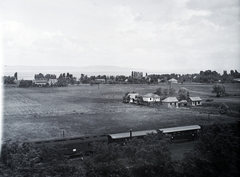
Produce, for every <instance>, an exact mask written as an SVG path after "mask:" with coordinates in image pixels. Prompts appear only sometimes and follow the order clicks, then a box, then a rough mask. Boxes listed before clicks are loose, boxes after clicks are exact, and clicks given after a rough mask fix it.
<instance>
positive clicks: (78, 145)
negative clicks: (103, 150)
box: [33, 135, 108, 155]
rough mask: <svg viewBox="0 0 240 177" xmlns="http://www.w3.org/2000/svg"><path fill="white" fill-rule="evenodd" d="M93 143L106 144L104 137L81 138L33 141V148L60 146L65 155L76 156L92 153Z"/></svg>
mask: <svg viewBox="0 0 240 177" xmlns="http://www.w3.org/2000/svg"><path fill="white" fill-rule="evenodd" d="M93 142H102V143H104V142H108V138H107V136H106V135H95V136H81V137H72V138H61V139H52V140H44V141H34V142H33V144H34V146H35V147H41V146H43V145H45V146H62V147H64V148H65V149H66V152H65V154H66V155H72V154H78V153H80V152H92V150H93V145H92V143H93Z"/></svg>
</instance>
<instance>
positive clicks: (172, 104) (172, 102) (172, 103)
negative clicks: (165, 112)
mask: <svg viewBox="0 0 240 177" xmlns="http://www.w3.org/2000/svg"><path fill="white" fill-rule="evenodd" d="M162 105H163V106H164V107H167V108H177V107H178V99H177V98H176V97H167V98H166V99H164V100H163V101H162Z"/></svg>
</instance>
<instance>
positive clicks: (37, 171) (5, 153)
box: [0, 141, 82, 177]
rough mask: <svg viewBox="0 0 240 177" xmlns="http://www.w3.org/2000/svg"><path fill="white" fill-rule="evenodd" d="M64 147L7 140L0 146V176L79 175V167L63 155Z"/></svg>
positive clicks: (80, 172)
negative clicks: (0, 148)
mask: <svg viewBox="0 0 240 177" xmlns="http://www.w3.org/2000/svg"><path fill="white" fill-rule="evenodd" d="M63 153H64V148H62V147H53V146H52V147H51V146H48V147H47V146H44V147H41V148H34V147H33V146H32V145H31V144H20V143H17V142H10V141H9V142H7V143H5V144H4V145H3V146H2V152H1V162H0V164H1V165H0V168H1V170H0V176H35V177H37V176H81V175H82V170H81V168H77V167H75V166H73V165H71V164H70V163H69V161H68V160H67V158H66V157H64V156H63Z"/></svg>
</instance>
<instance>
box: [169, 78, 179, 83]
mask: <svg viewBox="0 0 240 177" xmlns="http://www.w3.org/2000/svg"><path fill="white" fill-rule="evenodd" d="M168 82H171V83H172V84H177V83H178V81H177V80H176V79H174V78H172V79H169V80H168Z"/></svg>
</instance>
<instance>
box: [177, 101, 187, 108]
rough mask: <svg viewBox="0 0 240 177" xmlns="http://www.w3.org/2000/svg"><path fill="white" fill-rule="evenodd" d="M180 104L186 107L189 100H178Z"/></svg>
mask: <svg viewBox="0 0 240 177" xmlns="http://www.w3.org/2000/svg"><path fill="white" fill-rule="evenodd" d="M178 106H179V107H184V106H187V100H181V101H179V102H178Z"/></svg>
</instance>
